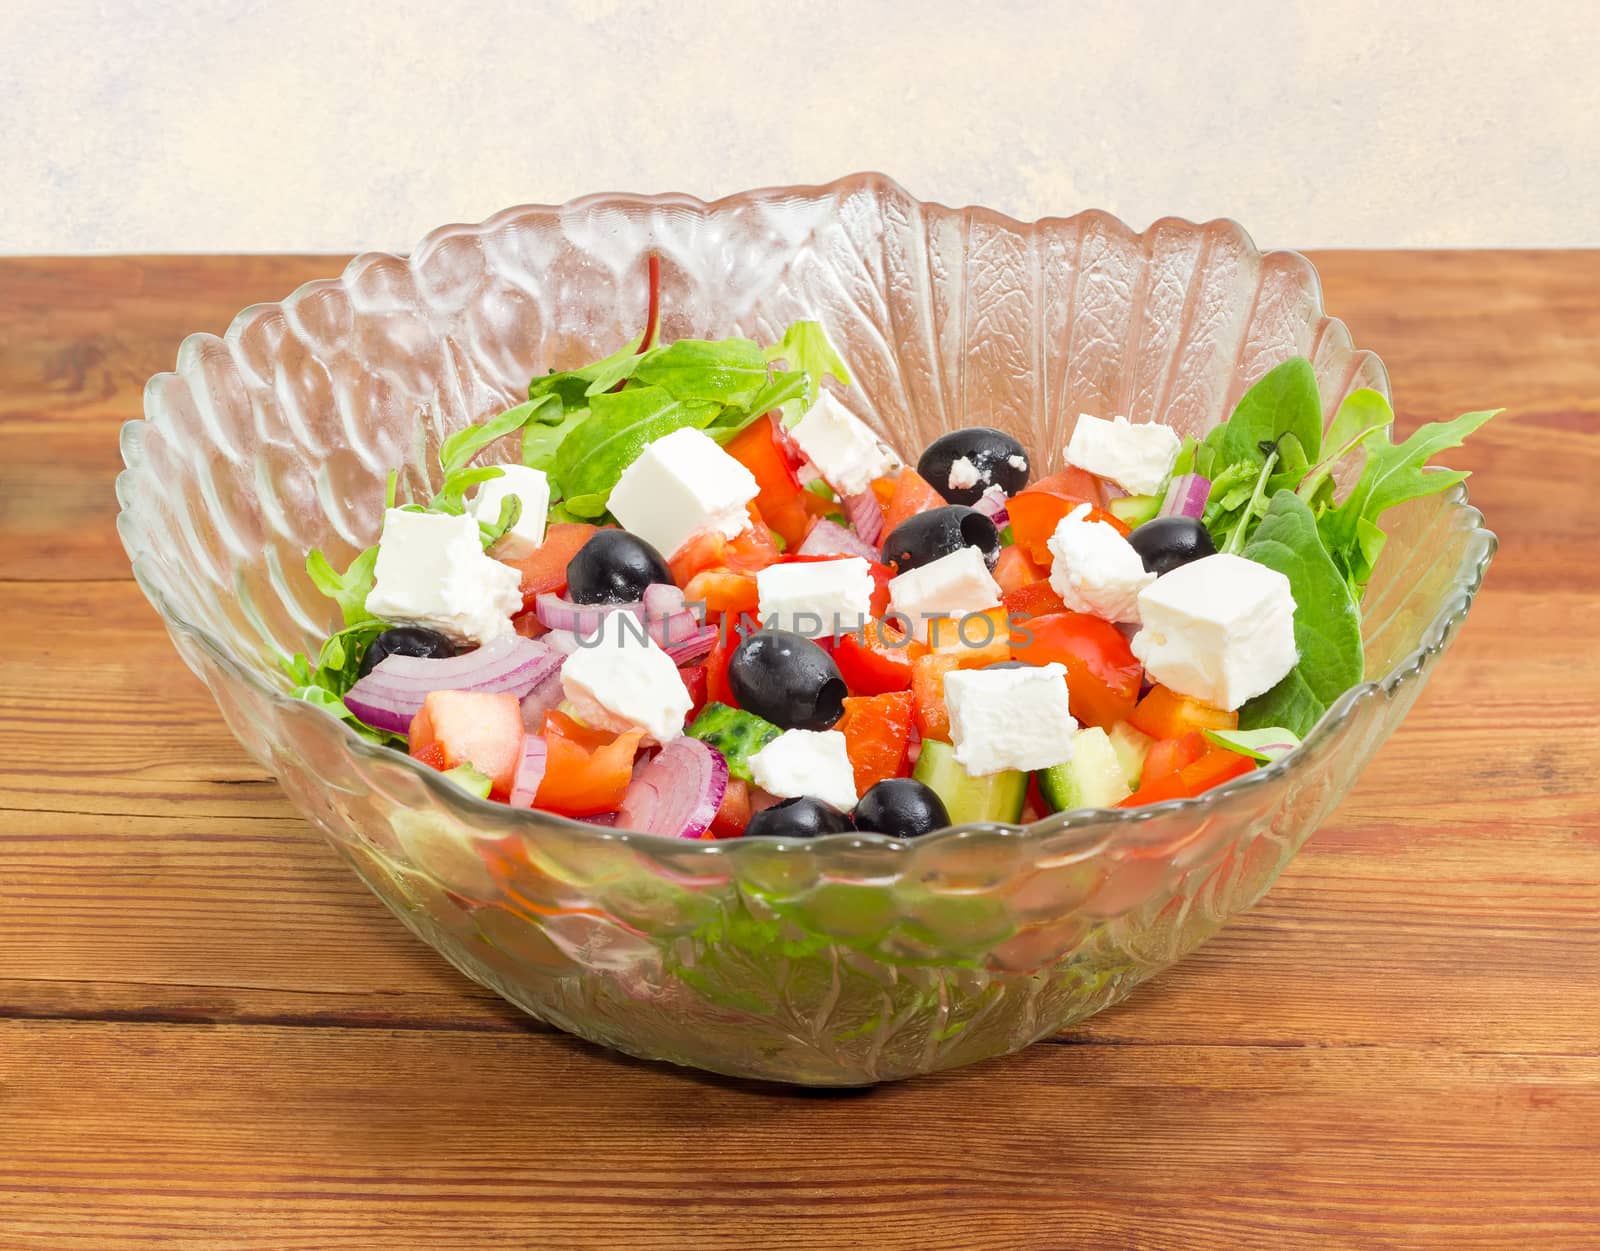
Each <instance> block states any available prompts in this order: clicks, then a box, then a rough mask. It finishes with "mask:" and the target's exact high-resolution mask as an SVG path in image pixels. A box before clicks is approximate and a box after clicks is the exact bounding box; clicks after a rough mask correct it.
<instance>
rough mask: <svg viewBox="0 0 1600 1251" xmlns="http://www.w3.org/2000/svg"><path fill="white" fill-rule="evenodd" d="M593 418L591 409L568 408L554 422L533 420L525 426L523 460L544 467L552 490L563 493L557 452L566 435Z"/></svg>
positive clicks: (536, 466) (538, 467)
mask: <svg viewBox="0 0 1600 1251" xmlns="http://www.w3.org/2000/svg"><path fill="white" fill-rule="evenodd" d="M588 419H589V409H588V407H587V406H585V407H583V408H572V409H568V410H567V411H566V412H565V413H562V414H559V415H558V418H557V420H556V421H554V422H544V421H542V420H541V421H537V422H530V423H529V424H528V425H526V426H524V427H523V429H522V463H523V464H524V465H526V466H528V468H530V469H542V470H544V472H545V474H546V475H548V476H549V478H550V492H551V494H552V495H559V494H560V485H559V483H558V481H557V479H556V477H555V463H556V453H557V452H558V451H559V450H560V449H561V444H562V442H563V441H564V440H565V439H566V437H567V436H568V435H569V434H571V433H572V432H573V431H574V430H576V429H577V428H578V427H579V426H581V425H582V424H583V423H584V422H585V421H587V420H588Z"/></svg>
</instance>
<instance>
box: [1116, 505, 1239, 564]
mask: <svg viewBox="0 0 1600 1251" xmlns="http://www.w3.org/2000/svg"><path fill="white" fill-rule="evenodd" d="M1128 542H1130V543H1132V544H1133V550H1134V551H1136V552H1138V553H1139V559H1140V560H1142V561H1144V567H1145V570H1146V571H1147V572H1149V573H1153V574H1156V575H1157V576H1159V575H1161V574H1163V573H1171V572H1172V571H1173V570H1174V569H1176V568H1177V567H1178V566H1179V565H1187V564H1188V563H1189V562H1190V561H1191V560H1199V559H1200V558H1201V557H1202V556H1215V555H1216V554H1217V545H1216V544H1215V543H1213V542H1212V541H1211V533H1210V531H1208V530H1207V529H1206V528H1205V526H1203V525H1202V524H1201V523H1200V522H1199V521H1197V520H1195V518H1193V517H1157V518H1156V519H1155V520H1154V521H1147V522H1145V523H1144V525H1142V526H1136V527H1135V528H1134V531H1133V533H1132V534H1130V535H1129V536H1128Z"/></svg>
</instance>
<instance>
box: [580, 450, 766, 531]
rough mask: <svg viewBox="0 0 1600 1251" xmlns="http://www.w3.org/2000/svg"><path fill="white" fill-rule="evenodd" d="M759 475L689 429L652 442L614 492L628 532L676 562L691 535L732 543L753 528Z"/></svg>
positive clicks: (613, 500)
mask: <svg viewBox="0 0 1600 1251" xmlns="http://www.w3.org/2000/svg"><path fill="white" fill-rule="evenodd" d="M759 491H760V488H759V487H758V486H757V485H756V480H755V476H754V475H753V474H751V472H750V471H749V470H748V469H746V468H745V467H744V466H743V465H741V464H740V463H739V462H738V461H736V460H734V458H733V457H731V456H729V455H728V453H726V452H724V451H723V450H722V449H721V448H720V447H718V446H717V444H716V442H715V441H714V440H713V439H712V438H711V437H710V436H709V435H707V434H704V433H702V432H701V431H699V430H695V429H692V428H690V427H684V428H683V429H682V430H674V431H673V432H672V433H671V434H668V435H664V436H662V437H661V438H659V439H657V440H656V441H655V442H654V443H650V444H647V445H646V446H645V449H644V451H642V452H640V453H639V456H638V459H637V460H635V461H634V462H633V463H632V464H631V465H629V466H628V467H627V468H626V469H624V470H623V471H622V476H621V477H620V478H618V479H617V485H616V486H615V487H613V488H612V491H611V512H612V514H613V515H614V516H615V517H616V519H617V520H618V521H620V522H621V523H622V527H623V529H625V530H627V531H629V532H630V533H633V534H636V535H638V536H639V537H640V538H641V539H643V540H644V541H645V542H646V543H648V544H650V546H652V547H653V548H655V549H656V551H658V552H660V553H661V555H662V556H664V557H666V558H668V559H671V557H672V555H673V553H675V552H676V551H677V550H678V549H679V548H680V547H682V546H683V545H684V543H685V542H687V541H688V540H689V538H690V537H691V536H692V535H695V534H699V533H700V532H701V531H703V530H712V531H715V532H716V533H718V534H720V535H722V537H723V538H725V539H731V538H733V537H734V536H735V535H736V534H738V533H739V531H741V530H743V529H744V528H745V527H746V526H748V525H749V524H750V513H749V504H750V501H751V500H753V499H755V497H756V495H757V494H758V493H759Z"/></svg>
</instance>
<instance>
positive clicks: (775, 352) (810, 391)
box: [763, 321, 850, 407]
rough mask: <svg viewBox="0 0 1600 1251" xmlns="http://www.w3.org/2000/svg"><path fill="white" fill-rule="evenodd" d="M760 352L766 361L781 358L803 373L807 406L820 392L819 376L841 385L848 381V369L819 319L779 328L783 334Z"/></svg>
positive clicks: (820, 378) (789, 365)
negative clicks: (829, 340)
mask: <svg viewBox="0 0 1600 1251" xmlns="http://www.w3.org/2000/svg"><path fill="white" fill-rule="evenodd" d="M763 355H764V356H765V357H766V358H767V359H768V360H769V361H782V362H783V363H784V364H785V365H787V366H788V367H789V368H790V369H792V370H798V371H799V372H801V373H803V374H804V375H805V376H806V384H807V385H806V405H807V406H808V407H809V406H810V405H811V404H814V403H815V402H816V399H817V396H818V395H819V394H821V392H822V380H823V378H825V377H832V378H833V379H834V380H835V381H836V382H838V384H839V385H840V386H842V387H847V386H849V385H850V371H849V370H848V369H846V368H845V364H844V361H843V360H842V359H840V356H839V353H838V351H837V350H835V348H834V346H833V344H832V343H830V342H828V333H827V331H825V330H824V329H823V328H822V323H821V322H817V321H797V322H795V323H794V324H793V325H791V326H790V327H789V328H788V329H787V330H785V331H784V332H783V338H781V339H779V340H778V342H776V343H774V344H773V345H772V346H771V347H769V348H767V349H766V351H765V352H764V353H763ZM770 407H776V406H775V405H774V406H770Z"/></svg>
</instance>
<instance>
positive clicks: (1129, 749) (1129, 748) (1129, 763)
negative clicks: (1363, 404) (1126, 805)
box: [1108, 721, 1155, 791]
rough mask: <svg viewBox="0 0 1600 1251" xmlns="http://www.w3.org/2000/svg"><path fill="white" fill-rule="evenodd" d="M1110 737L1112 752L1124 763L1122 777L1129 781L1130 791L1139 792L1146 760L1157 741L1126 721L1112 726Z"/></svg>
mask: <svg viewBox="0 0 1600 1251" xmlns="http://www.w3.org/2000/svg"><path fill="white" fill-rule="evenodd" d="M1108 737H1109V738H1110V739H1111V747H1112V750H1113V751H1115V752H1116V753H1117V759H1118V760H1120V761H1121V762H1122V775H1123V777H1124V778H1126V779H1127V782H1128V789H1129V790H1130V791H1133V790H1137V789H1138V788H1139V777H1140V775H1141V774H1143V773H1144V758H1145V756H1146V755H1147V754H1148V753H1149V751H1150V744H1151V743H1153V742H1155V739H1153V738H1151V737H1150V736H1149V735H1148V734H1145V733H1143V732H1142V731H1140V730H1136V729H1134V728H1133V727H1132V726H1131V725H1129V724H1128V723H1127V722H1126V721H1119V722H1117V723H1116V725H1114V726H1112V727H1111V733H1110V735H1109V736H1108Z"/></svg>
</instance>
